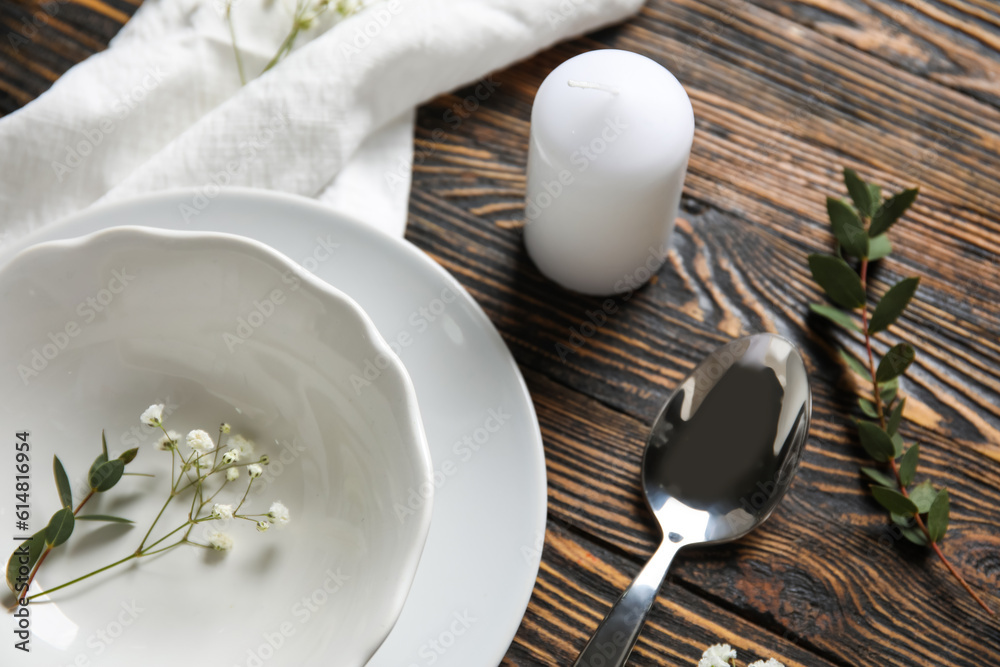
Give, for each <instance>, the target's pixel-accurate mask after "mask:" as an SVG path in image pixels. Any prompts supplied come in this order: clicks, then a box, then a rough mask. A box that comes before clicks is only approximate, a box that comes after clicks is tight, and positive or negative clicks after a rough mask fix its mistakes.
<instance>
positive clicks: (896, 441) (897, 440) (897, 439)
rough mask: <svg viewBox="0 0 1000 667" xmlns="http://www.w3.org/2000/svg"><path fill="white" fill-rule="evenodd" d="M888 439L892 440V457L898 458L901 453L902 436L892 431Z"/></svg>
mask: <svg viewBox="0 0 1000 667" xmlns="http://www.w3.org/2000/svg"><path fill="white" fill-rule="evenodd" d="M889 439H890V440H892V451H893V458H899V457H900V456H902V455H903V436H901V435H900V434H899V433H893V434H892V435H891V436H889Z"/></svg>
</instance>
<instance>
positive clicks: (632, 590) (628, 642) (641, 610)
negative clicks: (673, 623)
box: [573, 540, 682, 667]
mask: <svg viewBox="0 0 1000 667" xmlns="http://www.w3.org/2000/svg"><path fill="white" fill-rule="evenodd" d="M681 546H682V545H680V544H674V543H673V542H671V541H670V540H664V541H663V543H662V544H660V546H659V548H657V550H656V553H654V554H653V557H652V558H650V559H649V562H648V563H646V565H645V567H643V568H642V571H641V572H639V576H637V577H636V578H635V580H634V581H632V584H631V585H630V586H629V587H628V589H627V590H626V591H625V592H624V593H623V594H622V596H621V597H620V598H618V602H616V603H615V606H614V607H612V608H611V611H609V612H608V615H607V616H605V617H604V620H603V621H601V624H600V625H599V626H598V627H597V630H596V631H595V632H594V635H593V636H592V637H591V638H590V641H589V642H587V645H586V646H585V647H584V649H583V651H582V652H581V653H580V657H579V658H577V659H576V662H574V663H573V667H624V665H625V662H626V661H627V660H628V656H629V654H630V653H632V647H633V646H635V642H636V640H637V639H639V632H640V631H641V630H642V626H643V624H644V623H645V622H646V616H648V615H649V610H650V609H651V608H652V607H653V601H654V600H656V594H657V592H659V590H660V586H661V585H662V584H663V580H664V579H665V578H666V577H667V570H668V569H670V563H671V561H673V559H674V555H676V554H677V551H678V550H679V549H680V548H681Z"/></svg>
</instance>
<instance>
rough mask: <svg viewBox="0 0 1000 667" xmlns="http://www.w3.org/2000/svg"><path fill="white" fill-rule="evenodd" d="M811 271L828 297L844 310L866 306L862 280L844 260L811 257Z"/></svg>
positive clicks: (831, 256)
mask: <svg viewBox="0 0 1000 667" xmlns="http://www.w3.org/2000/svg"><path fill="white" fill-rule="evenodd" d="M809 270H810V271H811V272H812V276H813V279H814V280H815V281H816V282H817V283H818V284H819V286H820V287H822V288H823V291H824V292H826V295H827V296H828V297H830V299H831V300H833V302H834V303H836V304H837V305H838V306H841V307H843V308H852V309H853V308H860V307H861V306H863V305H865V288H864V286H863V285H862V284H861V278H860V277H859V276H858V274H857V273H855V272H854V269H852V268H851V267H850V266H848V265H847V262H845V261H844V260H843V259H841V258H839V257H834V256H833V255H818V254H815V255H809Z"/></svg>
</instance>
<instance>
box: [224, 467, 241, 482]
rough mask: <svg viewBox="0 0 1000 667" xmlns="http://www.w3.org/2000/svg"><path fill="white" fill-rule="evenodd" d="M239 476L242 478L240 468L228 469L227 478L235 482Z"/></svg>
mask: <svg viewBox="0 0 1000 667" xmlns="http://www.w3.org/2000/svg"><path fill="white" fill-rule="evenodd" d="M239 478H240V469H239V468H230V469H229V470H227V471H226V479H228V480H229V481H230V482H235V481H236V480H238V479H239Z"/></svg>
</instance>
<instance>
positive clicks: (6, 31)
mask: <svg viewBox="0 0 1000 667" xmlns="http://www.w3.org/2000/svg"><path fill="white" fill-rule="evenodd" d="M137 7H138V3H135V4H133V3H128V2H122V1H120V0H49V1H47V2H37V1H36V0H16V1H13V2H10V1H8V2H2V3H0V34H2V35H3V38H2V39H0V116H2V115H4V114H7V113H10V112H11V111H14V110H15V109H17V108H19V107H21V106H24V105H25V104H26V103H28V102H29V101H30V100H32V99H34V98H35V97H38V96H39V95H40V94H42V93H43V92H45V91H46V90H48V87H49V86H51V85H52V83H53V82H54V81H55V80H56V79H57V78H58V77H59V76H60V75H61V74H62V73H63V72H65V71H66V70H67V69H69V68H70V67H72V66H73V65H75V64H76V63H78V62H80V61H81V60H83V59H84V58H86V57H87V56H89V55H91V54H93V53H96V52H97V51H101V50H103V49H104V48H105V47H106V46H107V44H108V42H109V41H110V40H111V38H112V37H114V36H115V34H117V33H118V30H119V29H120V28H121V26H122V25H123V24H124V23H125V22H126V21H128V19H129V18H130V17H131V16H132V14H134V13H135V10H136V8H137Z"/></svg>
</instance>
